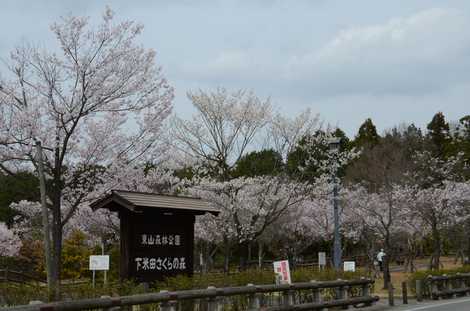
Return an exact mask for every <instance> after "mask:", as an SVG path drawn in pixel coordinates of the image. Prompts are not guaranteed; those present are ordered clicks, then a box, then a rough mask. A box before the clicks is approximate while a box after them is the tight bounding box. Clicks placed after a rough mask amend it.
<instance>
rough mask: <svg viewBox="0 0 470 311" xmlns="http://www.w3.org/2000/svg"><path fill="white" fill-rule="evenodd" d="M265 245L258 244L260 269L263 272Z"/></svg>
mask: <svg viewBox="0 0 470 311" xmlns="http://www.w3.org/2000/svg"><path fill="white" fill-rule="evenodd" d="M263 256H264V254H263V243H262V242H261V241H259V242H258V268H259V269H260V270H261V268H262V267H263Z"/></svg>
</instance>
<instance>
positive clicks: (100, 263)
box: [89, 255, 109, 270]
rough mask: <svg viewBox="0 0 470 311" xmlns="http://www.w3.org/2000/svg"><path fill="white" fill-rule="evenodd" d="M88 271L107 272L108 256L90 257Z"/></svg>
mask: <svg viewBox="0 0 470 311" xmlns="http://www.w3.org/2000/svg"><path fill="white" fill-rule="evenodd" d="M89 269H90V270H109V255H91V256H90V262H89Z"/></svg>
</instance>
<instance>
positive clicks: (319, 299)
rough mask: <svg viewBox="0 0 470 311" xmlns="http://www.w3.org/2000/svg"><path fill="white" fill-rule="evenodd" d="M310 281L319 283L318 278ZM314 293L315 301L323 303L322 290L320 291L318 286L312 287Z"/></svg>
mask: <svg viewBox="0 0 470 311" xmlns="http://www.w3.org/2000/svg"><path fill="white" fill-rule="evenodd" d="M310 283H312V284H315V283H317V281H316V280H311V281H310ZM312 294H313V302H314V303H318V304H320V303H322V296H321V292H320V289H318V288H315V289H312Z"/></svg>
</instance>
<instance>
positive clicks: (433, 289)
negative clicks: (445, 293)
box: [428, 275, 439, 300]
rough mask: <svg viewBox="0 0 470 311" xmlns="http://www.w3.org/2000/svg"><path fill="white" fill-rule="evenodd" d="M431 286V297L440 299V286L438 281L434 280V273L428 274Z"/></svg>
mask: <svg viewBox="0 0 470 311" xmlns="http://www.w3.org/2000/svg"><path fill="white" fill-rule="evenodd" d="M428 280H429V287H430V289H431V298H432V299H434V300H439V295H438V291H439V287H438V284H437V282H436V281H433V279H432V275H428Z"/></svg>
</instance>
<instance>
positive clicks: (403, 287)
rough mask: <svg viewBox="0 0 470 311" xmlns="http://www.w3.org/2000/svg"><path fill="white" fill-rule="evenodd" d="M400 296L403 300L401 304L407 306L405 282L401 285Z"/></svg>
mask: <svg viewBox="0 0 470 311" xmlns="http://www.w3.org/2000/svg"><path fill="white" fill-rule="evenodd" d="M401 295H402V298H403V304H404V305H407V304H408V283H406V281H404V282H402V283H401Z"/></svg>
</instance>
